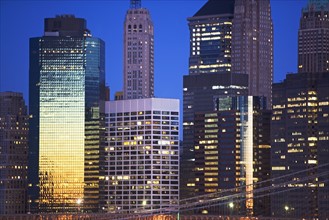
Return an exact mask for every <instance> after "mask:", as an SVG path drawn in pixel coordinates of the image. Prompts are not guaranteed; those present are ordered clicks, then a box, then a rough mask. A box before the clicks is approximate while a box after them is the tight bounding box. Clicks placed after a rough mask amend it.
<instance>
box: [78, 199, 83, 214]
mask: <svg viewBox="0 0 329 220" xmlns="http://www.w3.org/2000/svg"><path fill="white" fill-rule="evenodd" d="M77 204H78V213H79V212H80V205H81V204H82V199H77Z"/></svg>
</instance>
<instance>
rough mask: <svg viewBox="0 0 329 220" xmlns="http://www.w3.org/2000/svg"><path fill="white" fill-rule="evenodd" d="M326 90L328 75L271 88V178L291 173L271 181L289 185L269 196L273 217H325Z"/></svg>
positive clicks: (297, 77)
mask: <svg viewBox="0 0 329 220" xmlns="http://www.w3.org/2000/svg"><path fill="white" fill-rule="evenodd" d="M328 91H329V73H327V72H326V73H316V72H309V73H298V74H288V75H287V76H286V79H285V80H284V81H283V82H281V83H274V84H273V116H272V122H271V128H272V131H271V140H272V144H271V145H272V149H271V151H272V152H271V157H272V158H271V160H272V177H273V178H275V177H281V176H284V175H288V174H291V173H295V174H294V175H290V176H287V177H285V178H279V179H276V180H275V181H274V182H273V184H276V185H278V184H280V183H285V182H288V183H290V184H285V185H284V186H282V187H283V188H282V190H286V192H284V193H280V194H274V195H272V196H271V209H272V215H273V216H275V217H293V218H306V219H311V218H312V219H313V218H314V219H326V218H328V217H329V210H328V207H329V199H328V195H329V185H328V181H327V180H328V173H327V174H326V176H320V177H317V175H319V174H321V173H322V172H324V171H327V172H328V164H327V163H328V158H329V151H328V146H329V92H328ZM325 164H327V165H326V166H324V165H325ZM296 172H299V173H296ZM312 175H316V177H312ZM307 178H310V179H307ZM303 179H305V180H304V181H302V182H298V181H301V180H303ZM287 190H289V191H287Z"/></svg>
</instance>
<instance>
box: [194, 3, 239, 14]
mask: <svg viewBox="0 0 329 220" xmlns="http://www.w3.org/2000/svg"><path fill="white" fill-rule="evenodd" d="M234 2H235V0H208V2H207V3H206V4H205V5H204V6H203V7H202V8H201V9H200V10H199V11H198V12H197V13H195V15H193V17H198V16H207V15H218V14H233V13H234Z"/></svg>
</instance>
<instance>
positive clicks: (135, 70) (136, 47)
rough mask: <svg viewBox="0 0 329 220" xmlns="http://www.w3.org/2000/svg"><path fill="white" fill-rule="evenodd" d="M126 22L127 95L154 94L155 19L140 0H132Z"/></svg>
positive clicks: (125, 93) (124, 70)
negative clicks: (142, 6) (142, 5)
mask: <svg viewBox="0 0 329 220" xmlns="http://www.w3.org/2000/svg"><path fill="white" fill-rule="evenodd" d="M130 4H131V5H130V9H129V10H128V11H127V14H126V18H125V22H124V51H123V54H124V55H123V57H124V58H123V59H124V61H123V75H124V88H123V95H124V99H141V98H152V97H153V96H154V43H153V23H152V20H151V16H150V13H149V11H148V10H147V9H145V8H141V0H131V1H130Z"/></svg>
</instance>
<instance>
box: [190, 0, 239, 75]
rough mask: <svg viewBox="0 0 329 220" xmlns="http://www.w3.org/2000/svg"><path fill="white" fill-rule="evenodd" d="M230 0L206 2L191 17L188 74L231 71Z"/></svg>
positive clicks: (231, 11) (231, 6)
mask: <svg viewBox="0 0 329 220" xmlns="http://www.w3.org/2000/svg"><path fill="white" fill-rule="evenodd" d="M233 14H234V0H221V1H217V0H209V1H208V2H207V3H206V4H205V5H204V6H203V7H202V8H201V9H200V10H199V11H198V12H197V13H196V14H195V15H194V16H193V17H190V18H188V19H187V20H188V22H189V23H188V25H189V29H190V59H189V74H190V75H198V74H205V73H226V72H230V71H231V41H232V19H233Z"/></svg>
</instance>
